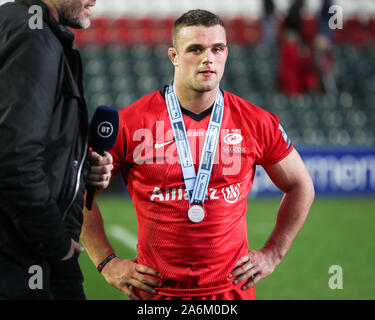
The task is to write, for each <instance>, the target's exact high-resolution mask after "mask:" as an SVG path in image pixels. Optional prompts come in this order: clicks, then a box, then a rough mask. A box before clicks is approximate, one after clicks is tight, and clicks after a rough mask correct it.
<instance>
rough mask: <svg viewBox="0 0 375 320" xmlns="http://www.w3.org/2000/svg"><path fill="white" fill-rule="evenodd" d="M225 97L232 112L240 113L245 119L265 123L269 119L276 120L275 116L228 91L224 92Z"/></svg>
mask: <svg viewBox="0 0 375 320" xmlns="http://www.w3.org/2000/svg"><path fill="white" fill-rule="evenodd" d="M224 96H225V99H227V101H228V104H229V107H230V108H231V110H233V111H235V112H238V113H239V114H240V115H241V116H242V117H243V118H244V119H251V120H252V121H260V122H263V121H264V120H267V119H268V118H274V117H275V116H276V115H275V114H273V113H271V112H269V111H267V110H265V109H263V108H261V107H258V106H256V105H254V104H253V103H251V102H250V101H248V100H246V99H244V98H241V97H239V96H237V95H235V94H233V93H230V92H228V91H224Z"/></svg>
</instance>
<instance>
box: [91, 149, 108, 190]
mask: <svg viewBox="0 0 375 320" xmlns="http://www.w3.org/2000/svg"><path fill="white" fill-rule="evenodd" d="M89 161H90V171H89V174H88V175H87V184H88V185H90V186H92V187H95V188H98V189H105V188H107V187H108V185H109V182H110V180H111V171H112V169H113V165H112V163H113V158H112V155H111V154H110V153H108V152H104V156H103V157H102V156H101V155H99V154H98V153H96V152H95V151H90V153H89Z"/></svg>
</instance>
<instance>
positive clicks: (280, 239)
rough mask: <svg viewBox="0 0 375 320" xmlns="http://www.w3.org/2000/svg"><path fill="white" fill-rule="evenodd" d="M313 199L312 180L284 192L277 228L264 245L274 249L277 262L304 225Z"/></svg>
mask: <svg viewBox="0 0 375 320" xmlns="http://www.w3.org/2000/svg"><path fill="white" fill-rule="evenodd" d="M313 200H314V188H313V185H312V184H311V183H310V182H304V183H301V185H296V186H295V187H293V188H291V189H290V190H289V191H288V192H286V193H285V194H284V197H283V200H282V202H281V205H280V208H279V211H278V214H277V220H276V225H275V228H274V230H273V232H272V234H271V236H270V238H269V239H268V241H267V242H266V244H265V246H264V248H267V249H271V250H272V251H273V253H274V256H275V259H276V262H277V264H278V263H279V262H280V261H281V260H282V259H283V258H284V256H285V255H286V253H287V252H288V250H289V248H290V247H291V245H292V243H293V241H294V239H295V237H296V236H297V234H298V232H299V231H300V230H301V228H302V226H303V225H304V223H305V221H306V218H307V215H308V213H309V210H310V207H311V205H312V202H313Z"/></svg>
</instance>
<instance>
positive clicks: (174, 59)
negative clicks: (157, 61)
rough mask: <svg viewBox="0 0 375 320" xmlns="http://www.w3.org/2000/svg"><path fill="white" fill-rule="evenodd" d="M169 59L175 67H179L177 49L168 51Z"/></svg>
mask: <svg viewBox="0 0 375 320" xmlns="http://www.w3.org/2000/svg"><path fill="white" fill-rule="evenodd" d="M168 57H169V59H170V60H171V62H172V63H173V65H174V66H175V67H177V66H178V63H177V60H178V59H177V50H176V49H175V48H169V49H168Z"/></svg>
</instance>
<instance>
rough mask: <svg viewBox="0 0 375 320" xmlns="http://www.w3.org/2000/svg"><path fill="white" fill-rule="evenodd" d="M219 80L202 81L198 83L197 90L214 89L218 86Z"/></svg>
mask: <svg viewBox="0 0 375 320" xmlns="http://www.w3.org/2000/svg"><path fill="white" fill-rule="evenodd" d="M217 85H218V82H217V81H212V80H211V81H200V82H199V83H198V84H197V90H198V91H201V92H206V91H212V90H214V89H216V88H217Z"/></svg>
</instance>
